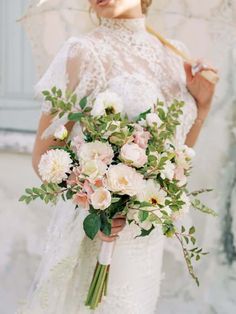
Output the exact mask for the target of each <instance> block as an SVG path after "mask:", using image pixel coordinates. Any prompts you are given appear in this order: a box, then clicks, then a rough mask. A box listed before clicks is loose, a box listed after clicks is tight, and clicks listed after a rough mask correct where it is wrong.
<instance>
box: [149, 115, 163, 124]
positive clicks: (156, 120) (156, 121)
mask: <svg viewBox="0 0 236 314" xmlns="http://www.w3.org/2000/svg"><path fill="white" fill-rule="evenodd" d="M146 121H147V125H148V126H151V127H152V126H154V125H156V126H157V127H160V126H161V125H162V121H161V119H160V118H159V116H158V115H157V114H156V113H148V114H147V115H146Z"/></svg>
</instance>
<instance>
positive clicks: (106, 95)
mask: <svg viewBox="0 0 236 314" xmlns="http://www.w3.org/2000/svg"><path fill="white" fill-rule="evenodd" d="M122 110H123V103H122V100H121V98H120V97H119V95H117V94H116V93H114V92H112V91H109V90H106V91H105V92H102V93H100V94H98V96H97V97H96V99H95V102H94V104H93V109H92V111H91V114H92V116H102V115H104V114H106V113H107V112H108V113H109V112H111V113H119V112H122Z"/></svg>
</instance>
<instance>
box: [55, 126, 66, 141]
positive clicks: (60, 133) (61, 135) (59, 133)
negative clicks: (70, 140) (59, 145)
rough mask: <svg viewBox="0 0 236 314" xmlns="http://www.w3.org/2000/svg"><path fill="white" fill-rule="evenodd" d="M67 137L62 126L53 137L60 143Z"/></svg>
mask: <svg viewBox="0 0 236 314" xmlns="http://www.w3.org/2000/svg"><path fill="white" fill-rule="evenodd" d="M67 136H68V131H67V129H66V127H65V126H64V125H60V126H59V127H58V128H57V129H56V131H55V133H54V137H55V138H57V139H59V140H62V141H63V140H64V139H65V138H67Z"/></svg>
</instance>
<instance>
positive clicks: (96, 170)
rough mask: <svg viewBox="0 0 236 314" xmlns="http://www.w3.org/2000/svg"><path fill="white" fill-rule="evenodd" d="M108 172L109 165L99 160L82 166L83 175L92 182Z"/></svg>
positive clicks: (90, 161)
mask: <svg viewBox="0 0 236 314" xmlns="http://www.w3.org/2000/svg"><path fill="white" fill-rule="evenodd" d="M106 170H107V165H106V164H105V163H104V162H102V161H101V160H99V159H93V160H88V161H85V162H84V163H83V164H82V173H83V174H84V175H86V176H88V177H89V179H91V180H95V179H98V178H100V177H102V176H103V175H104V174H105V173H106Z"/></svg>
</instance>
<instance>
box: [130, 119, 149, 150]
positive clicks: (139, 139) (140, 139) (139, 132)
mask: <svg viewBox="0 0 236 314" xmlns="http://www.w3.org/2000/svg"><path fill="white" fill-rule="evenodd" d="M135 130H136V131H135V133H134V143H136V144H137V145H138V146H139V147H141V148H143V149H146V148H147V146H148V141H149V140H150V138H151V134H150V133H149V132H148V131H144V129H143V128H142V127H141V126H140V125H138V124H137V125H136V126H135Z"/></svg>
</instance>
